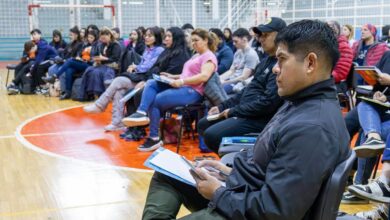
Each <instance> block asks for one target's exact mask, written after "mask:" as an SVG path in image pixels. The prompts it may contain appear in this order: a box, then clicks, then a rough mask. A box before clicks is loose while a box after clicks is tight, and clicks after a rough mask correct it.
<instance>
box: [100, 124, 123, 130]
mask: <svg viewBox="0 0 390 220" xmlns="http://www.w3.org/2000/svg"><path fill="white" fill-rule="evenodd" d="M104 130H106V131H124V130H126V127H125V126H123V125H113V124H109V125H107V126H106V127H104Z"/></svg>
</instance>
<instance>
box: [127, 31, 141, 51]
mask: <svg viewBox="0 0 390 220" xmlns="http://www.w3.org/2000/svg"><path fill="white" fill-rule="evenodd" d="M145 47H146V46H145V42H144V39H143V38H142V34H141V32H140V31H139V30H133V31H132V32H131V33H130V36H129V43H128V44H127V46H126V48H127V49H128V50H134V51H135V52H136V53H137V54H139V55H142V54H143V53H144V51H145Z"/></svg>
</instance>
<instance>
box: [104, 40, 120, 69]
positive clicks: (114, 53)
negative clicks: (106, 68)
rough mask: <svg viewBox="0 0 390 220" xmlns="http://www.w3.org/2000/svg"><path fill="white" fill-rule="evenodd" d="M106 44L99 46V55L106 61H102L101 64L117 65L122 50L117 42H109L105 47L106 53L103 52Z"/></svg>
mask: <svg viewBox="0 0 390 220" xmlns="http://www.w3.org/2000/svg"><path fill="white" fill-rule="evenodd" d="M105 46H107V45H106V44H101V45H100V49H99V51H100V54H101V55H103V56H105V57H107V58H108V60H105V61H102V64H109V63H119V59H120V57H121V53H122V49H121V46H120V45H119V43H118V42H117V41H113V42H110V43H109V44H108V46H107V49H106V51H104V47H105Z"/></svg>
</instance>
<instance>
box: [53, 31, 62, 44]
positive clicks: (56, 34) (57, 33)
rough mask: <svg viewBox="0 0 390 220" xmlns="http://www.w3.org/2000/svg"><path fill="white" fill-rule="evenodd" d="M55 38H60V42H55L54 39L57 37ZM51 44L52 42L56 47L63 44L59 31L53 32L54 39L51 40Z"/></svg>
mask: <svg viewBox="0 0 390 220" xmlns="http://www.w3.org/2000/svg"><path fill="white" fill-rule="evenodd" d="M55 36H58V37H60V41H58V42H55V41H54V37H55ZM51 42H52V43H53V44H54V45H56V44H62V34H61V32H60V31H59V30H54V31H53V39H52V40H51Z"/></svg>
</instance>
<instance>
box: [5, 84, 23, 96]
mask: <svg viewBox="0 0 390 220" xmlns="http://www.w3.org/2000/svg"><path fill="white" fill-rule="evenodd" d="M7 93H8V95H16V94H19V93H20V90H19V89H18V88H17V86H15V85H14V84H11V85H9V86H7Z"/></svg>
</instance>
